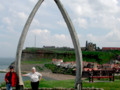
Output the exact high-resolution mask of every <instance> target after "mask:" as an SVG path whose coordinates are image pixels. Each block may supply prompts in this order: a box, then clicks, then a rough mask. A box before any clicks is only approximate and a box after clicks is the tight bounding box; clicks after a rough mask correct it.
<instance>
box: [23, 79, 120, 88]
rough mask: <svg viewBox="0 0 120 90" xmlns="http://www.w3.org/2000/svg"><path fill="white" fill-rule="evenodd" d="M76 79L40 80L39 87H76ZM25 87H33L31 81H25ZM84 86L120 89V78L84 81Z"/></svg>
mask: <svg viewBox="0 0 120 90" xmlns="http://www.w3.org/2000/svg"><path fill="white" fill-rule="evenodd" d="M74 83H75V81H74V80H60V81H56V80H51V81H46V80H42V81H41V82H40V85H39V87H40V88H55V87H57V88H59V87H60V88H74ZM25 87H31V86H30V82H29V81H26V82H25ZM83 87H85V88H88V87H89V88H92V87H94V88H103V89H104V90H120V80H118V81H114V82H94V83H88V82H83Z"/></svg>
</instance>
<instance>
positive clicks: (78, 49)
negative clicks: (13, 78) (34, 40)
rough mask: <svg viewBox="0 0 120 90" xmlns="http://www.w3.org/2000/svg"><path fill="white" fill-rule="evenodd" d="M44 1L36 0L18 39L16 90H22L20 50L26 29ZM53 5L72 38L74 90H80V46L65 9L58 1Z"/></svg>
mask: <svg viewBox="0 0 120 90" xmlns="http://www.w3.org/2000/svg"><path fill="white" fill-rule="evenodd" d="M43 1H44V0H38V2H37V4H36V5H35V7H34V8H33V10H32V12H31V14H30V15H29V17H28V20H27V22H26V24H25V26H24V28H23V31H22V34H21V37H20V39H19V43H18V47H17V52H16V72H17V75H18V79H19V83H18V84H19V85H18V90H23V85H24V84H23V80H22V77H21V68H20V67H21V55H22V49H23V46H24V42H25V39H26V36H27V33H28V29H29V27H30V25H31V22H32V20H33V18H34V16H35V14H36V12H37V10H38V9H39V7H40V5H41V4H42V2H43ZM54 1H55V3H56V4H57V6H58V8H59V10H60V11H61V14H62V16H63V18H64V20H65V22H66V24H67V27H68V29H69V33H70V35H71V38H72V42H73V45H74V48H75V54H76V65H77V66H76V69H77V71H76V80H75V89H76V90H82V80H81V77H82V53H81V48H80V44H79V39H78V36H77V33H76V31H75V28H74V26H73V24H72V21H71V19H70V17H69V15H68V13H67V12H66V10H65V8H64V7H63V5H62V4H61V2H60V0H54Z"/></svg>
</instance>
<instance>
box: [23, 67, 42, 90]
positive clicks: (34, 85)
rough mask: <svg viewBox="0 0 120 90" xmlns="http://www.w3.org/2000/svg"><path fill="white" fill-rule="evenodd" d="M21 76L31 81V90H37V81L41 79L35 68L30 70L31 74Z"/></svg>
mask: <svg viewBox="0 0 120 90" xmlns="http://www.w3.org/2000/svg"><path fill="white" fill-rule="evenodd" d="M22 76H28V77H30V79H31V86H32V90H38V87H39V81H40V80H41V79H42V74H41V73H39V72H36V69H35V67H33V68H32V72H31V73H28V74H22Z"/></svg>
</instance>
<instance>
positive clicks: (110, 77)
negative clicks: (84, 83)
mask: <svg viewBox="0 0 120 90" xmlns="http://www.w3.org/2000/svg"><path fill="white" fill-rule="evenodd" d="M94 78H98V79H101V78H109V80H110V81H111V80H112V81H114V76H90V77H89V82H91V81H92V82H93V80H94Z"/></svg>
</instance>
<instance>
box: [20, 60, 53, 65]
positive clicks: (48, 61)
mask: <svg viewBox="0 0 120 90" xmlns="http://www.w3.org/2000/svg"><path fill="white" fill-rule="evenodd" d="M45 63H51V59H41V60H39V59H36V60H23V61H22V62H21V64H45Z"/></svg>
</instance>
